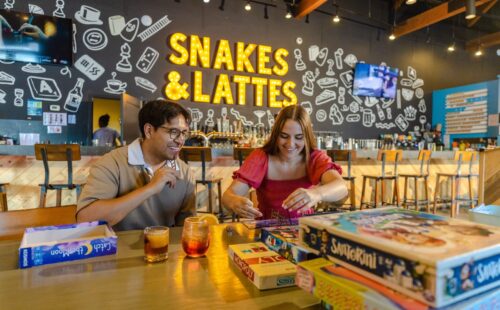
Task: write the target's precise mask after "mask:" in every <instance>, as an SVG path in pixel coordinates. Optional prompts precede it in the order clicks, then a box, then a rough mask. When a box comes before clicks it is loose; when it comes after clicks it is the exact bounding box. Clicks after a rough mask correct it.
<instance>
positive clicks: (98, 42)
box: [83, 28, 108, 51]
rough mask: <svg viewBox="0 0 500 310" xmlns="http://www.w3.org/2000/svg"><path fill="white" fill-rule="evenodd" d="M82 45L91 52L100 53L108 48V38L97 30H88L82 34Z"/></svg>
mask: <svg viewBox="0 0 500 310" xmlns="http://www.w3.org/2000/svg"><path fill="white" fill-rule="evenodd" d="M83 44H84V45H85V47H86V48H88V49H89V50H91V51H100V50H102V49H103V48H105V47H106V46H108V36H107V35H106V33H105V32H104V31H102V30H101V29H99V28H90V29H87V30H85V32H84V33H83Z"/></svg>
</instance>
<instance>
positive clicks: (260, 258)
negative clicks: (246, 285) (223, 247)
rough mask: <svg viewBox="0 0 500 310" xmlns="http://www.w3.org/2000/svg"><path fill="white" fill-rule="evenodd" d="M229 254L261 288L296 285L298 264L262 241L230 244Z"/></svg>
mask: <svg viewBox="0 0 500 310" xmlns="http://www.w3.org/2000/svg"><path fill="white" fill-rule="evenodd" d="M228 254H229V257H230V258H231V260H232V261H233V262H234V263H235V264H236V266H237V267H238V269H240V270H241V272H243V274H244V275H245V276H246V277H247V278H248V279H250V281H252V283H253V284H254V285H255V286H256V287H257V288H258V289H260V290H265V289H271V288H279V287H287V286H293V285H295V273H296V266H295V265H294V264H292V263H291V262H289V261H288V260H286V258H284V257H283V256H281V255H279V254H278V253H276V252H274V251H271V250H269V249H268V248H266V246H265V244H264V243H262V242H254V243H244V244H233V245H230V246H229V248H228Z"/></svg>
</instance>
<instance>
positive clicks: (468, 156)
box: [433, 151, 479, 217]
mask: <svg viewBox="0 0 500 310" xmlns="http://www.w3.org/2000/svg"><path fill="white" fill-rule="evenodd" d="M476 159H477V153H476V152H475V151H456V152H455V154H454V156H453V160H454V161H456V162H457V170H456V171H455V173H440V172H438V173H437V174H436V188H435V190H434V205H433V213H436V209H437V205H438V204H443V203H451V208H450V216H451V217H455V216H456V215H457V214H458V207H459V202H467V203H469V204H470V206H471V208H474V207H475V202H476V201H477V198H473V197H472V178H473V177H477V178H478V177H479V175H478V174H473V173H472V165H473V164H474V162H475V161H476ZM467 163H468V166H469V169H468V172H465V173H463V172H462V164H467ZM441 178H446V179H447V180H450V179H451V197H450V199H443V198H442V195H441V190H440V186H439V180H440V179H441ZM461 179H467V181H468V183H469V184H468V185H469V198H468V199H467V198H459V194H460V180H461Z"/></svg>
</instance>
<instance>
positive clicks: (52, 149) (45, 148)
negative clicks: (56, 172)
mask: <svg viewBox="0 0 500 310" xmlns="http://www.w3.org/2000/svg"><path fill="white" fill-rule="evenodd" d="M35 157H36V159H37V160H43V168H44V169H45V180H44V182H43V183H42V184H38V186H40V203H39V205H38V207H39V208H45V202H46V199H47V191H49V190H56V194H57V196H56V206H60V205H61V194H62V190H63V189H70V190H72V189H75V190H76V199H77V200H78V197H79V196H80V193H81V191H82V187H83V185H85V183H73V161H74V160H80V159H81V155H80V145H79V144H35ZM49 161H66V162H67V164H68V181H67V182H66V183H49V176H50V172H49Z"/></svg>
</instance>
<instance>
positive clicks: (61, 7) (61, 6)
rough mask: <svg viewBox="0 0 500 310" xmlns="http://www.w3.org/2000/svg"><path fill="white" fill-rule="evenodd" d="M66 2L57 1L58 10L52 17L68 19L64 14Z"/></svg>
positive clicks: (62, 0)
mask: <svg viewBox="0 0 500 310" xmlns="http://www.w3.org/2000/svg"><path fill="white" fill-rule="evenodd" d="M63 10H64V0H56V9H55V10H54V12H52V15H54V16H57V17H62V18H64V17H66V14H64V11H63Z"/></svg>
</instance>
